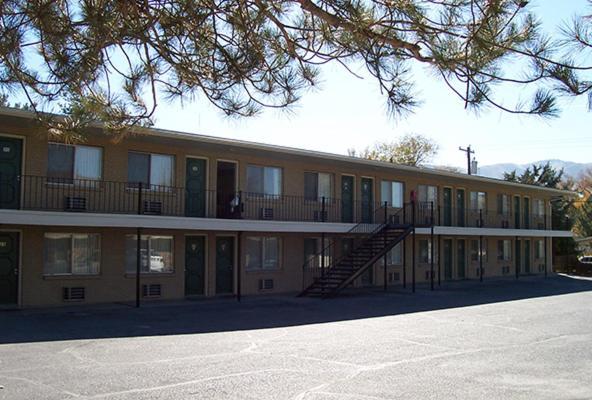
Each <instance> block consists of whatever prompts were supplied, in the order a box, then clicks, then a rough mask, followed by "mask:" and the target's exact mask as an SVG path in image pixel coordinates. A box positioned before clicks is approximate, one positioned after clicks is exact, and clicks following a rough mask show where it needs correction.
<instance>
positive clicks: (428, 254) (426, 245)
mask: <svg viewBox="0 0 592 400" xmlns="http://www.w3.org/2000/svg"><path fill="white" fill-rule="evenodd" d="M419 262H420V263H424V264H430V263H431V262H432V242H431V241H430V240H428V239H421V240H420V241H419ZM434 262H438V250H437V249H436V248H434Z"/></svg>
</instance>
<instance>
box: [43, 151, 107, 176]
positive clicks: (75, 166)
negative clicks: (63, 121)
mask: <svg viewBox="0 0 592 400" xmlns="http://www.w3.org/2000/svg"><path fill="white" fill-rule="evenodd" d="M102 164H103V149H102V148H100V147H90V146H71V145H66V144H59V143H49V145H48V147H47V177H48V181H49V182H55V183H73V181H74V179H80V180H82V179H87V180H100V179H101V178H102V170H103V165H102Z"/></svg>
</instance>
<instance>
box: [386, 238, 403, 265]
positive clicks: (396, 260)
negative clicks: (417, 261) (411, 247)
mask: <svg viewBox="0 0 592 400" xmlns="http://www.w3.org/2000/svg"><path fill="white" fill-rule="evenodd" d="M386 260H387V264H388V265H401V264H403V246H402V244H401V243H397V244H396V245H395V247H393V248H392V249H391V250H390V251H389V252H388V253H386Z"/></svg>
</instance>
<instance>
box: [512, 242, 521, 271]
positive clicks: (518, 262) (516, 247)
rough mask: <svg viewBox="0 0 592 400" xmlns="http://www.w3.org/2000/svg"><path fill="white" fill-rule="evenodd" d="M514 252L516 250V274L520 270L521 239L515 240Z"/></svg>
mask: <svg viewBox="0 0 592 400" xmlns="http://www.w3.org/2000/svg"><path fill="white" fill-rule="evenodd" d="M514 247H515V252H516V275H520V273H521V272H522V252H521V251H520V247H521V241H520V240H516V245H515V246H514Z"/></svg>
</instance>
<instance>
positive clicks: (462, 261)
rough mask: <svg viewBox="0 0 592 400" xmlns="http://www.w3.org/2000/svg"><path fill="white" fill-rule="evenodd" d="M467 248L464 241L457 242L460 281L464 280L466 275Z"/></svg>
mask: <svg viewBox="0 0 592 400" xmlns="http://www.w3.org/2000/svg"><path fill="white" fill-rule="evenodd" d="M466 263H467V248H466V244H465V241H464V239H460V240H457V241H456V267H457V271H458V277H459V279H464V278H465V276H466V274H465V270H466Z"/></svg>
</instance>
